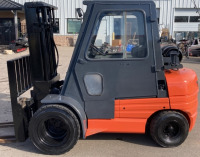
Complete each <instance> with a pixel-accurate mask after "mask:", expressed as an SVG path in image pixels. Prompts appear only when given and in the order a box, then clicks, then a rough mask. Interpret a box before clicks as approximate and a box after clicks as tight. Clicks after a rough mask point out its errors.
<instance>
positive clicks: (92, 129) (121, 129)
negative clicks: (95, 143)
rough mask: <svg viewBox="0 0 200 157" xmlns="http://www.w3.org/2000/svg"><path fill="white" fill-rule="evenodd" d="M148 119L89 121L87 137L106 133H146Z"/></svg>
mask: <svg viewBox="0 0 200 157" xmlns="http://www.w3.org/2000/svg"><path fill="white" fill-rule="evenodd" d="M145 125H146V119H129V118H115V119H108V120H104V119H88V129H87V132H86V137H87V136H90V135H93V134H96V133H100V132H104V133H145Z"/></svg>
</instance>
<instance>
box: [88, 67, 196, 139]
mask: <svg viewBox="0 0 200 157" xmlns="http://www.w3.org/2000/svg"><path fill="white" fill-rule="evenodd" d="M165 76H166V80H167V86H168V94H169V98H147V99H125V100H115V111H114V112H115V118H114V119H88V129H87V132H86V137H87V136H90V135H93V134H96V133H100V132H105V133H145V127H146V122H147V120H148V118H149V117H150V116H151V115H153V114H154V113H155V112H157V111H162V110H179V111H182V112H184V113H185V114H187V115H188V117H189V123H190V130H192V128H193V127H194V124H195V121H196V117H197V107H198V91H199V88H198V85H197V83H198V82H197V76H196V73H195V72H194V71H192V70H190V69H186V68H184V69H180V70H178V71H173V70H168V71H166V72H165Z"/></svg>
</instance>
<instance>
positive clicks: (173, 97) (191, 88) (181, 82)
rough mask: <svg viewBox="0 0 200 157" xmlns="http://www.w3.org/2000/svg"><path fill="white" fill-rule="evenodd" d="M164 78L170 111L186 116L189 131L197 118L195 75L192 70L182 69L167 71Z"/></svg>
mask: <svg viewBox="0 0 200 157" xmlns="http://www.w3.org/2000/svg"><path fill="white" fill-rule="evenodd" d="M165 76H166V80H167V85H168V93H169V99H170V106H171V109H172V110H180V111H182V112H184V113H186V114H187V116H188V118H189V123H190V131H191V130H192V128H193V127H194V124H195V121H196V118H197V108H198V91H199V88H198V79H197V75H196V73H195V72H194V71H193V70H191V69H187V68H184V69H180V70H178V71H173V70H170V71H167V72H166V73H165Z"/></svg>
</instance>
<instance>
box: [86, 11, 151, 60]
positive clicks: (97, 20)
mask: <svg viewBox="0 0 200 157" xmlns="http://www.w3.org/2000/svg"><path fill="white" fill-rule="evenodd" d="M134 11H138V12H141V13H142V14H143V17H144V19H143V20H144V32H145V35H146V46H147V54H146V56H145V57H144V58H104V59H93V58H89V56H88V49H89V46H90V44H91V41H92V36H93V35H94V31H95V27H96V25H97V23H98V22H99V17H100V16H101V15H102V14H103V13H105V12H134ZM99 26H100V25H99ZM152 38H153V36H152ZM84 56H85V59H86V60H87V61H98V62H99V61H133V60H136V61H141V60H147V59H148V58H149V42H148V31H147V16H146V12H145V11H144V10H142V9H127V10H122V9H116V10H115V9H112V10H110V9H104V10H102V11H100V12H99V13H98V14H97V16H96V20H95V22H94V24H93V26H92V33H91V35H90V38H89V41H88V44H87V48H86V50H85V55H84Z"/></svg>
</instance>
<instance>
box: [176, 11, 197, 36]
mask: <svg viewBox="0 0 200 157" xmlns="http://www.w3.org/2000/svg"><path fill="white" fill-rule="evenodd" d="M198 20H200V19H199V16H198V14H197V13H196V9H175V17H174V31H175V32H177V31H179V32H180V31H183V32H187V31H188V32H197V31H198V24H199V22H200V21H198Z"/></svg>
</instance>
